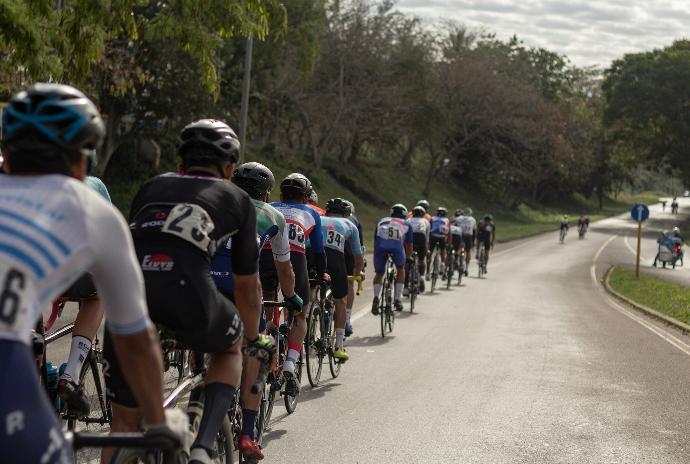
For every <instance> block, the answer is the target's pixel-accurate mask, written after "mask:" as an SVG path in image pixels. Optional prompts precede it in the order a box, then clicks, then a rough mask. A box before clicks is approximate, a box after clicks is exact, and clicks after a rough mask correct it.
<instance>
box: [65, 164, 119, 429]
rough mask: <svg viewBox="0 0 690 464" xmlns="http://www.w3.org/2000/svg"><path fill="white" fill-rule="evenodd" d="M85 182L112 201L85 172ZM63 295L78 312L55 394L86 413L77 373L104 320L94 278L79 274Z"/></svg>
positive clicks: (102, 186)
mask: <svg viewBox="0 0 690 464" xmlns="http://www.w3.org/2000/svg"><path fill="white" fill-rule="evenodd" d="M84 183H85V184H86V185H87V186H88V187H90V188H91V189H92V190H94V191H95V192H97V193H98V194H99V195H100V196H101V197H103V199H104V200H106V201H107V202H108V203H112V202H111V200H110V195H109V194H108V189H107V188H106V186H105V184H104V183H103V182H102V181H101V180H100V179H99V178H98V177H93V176H87V177H86V179H84ZM62 296H63V297H65V298H67V299H70V300H79V312H78V313H77V317H76V319H75V320H74V328H73V329H72V344H71V346H70V351H69V355H68V357H67V364H66V366H65V370H64V372H63V373H62V375H60V380H59V381H58V394H59V395H60V398H61V399H62V400H63V401H64V402H65V403H66V404H67V405H68V407H69V409H70V411H77V412H79V413H80V415H82V416H86V415H88V413H89V403H88V402H87V401H86V399H85V398H84V396H83V391H82V390H81V389H80V388H79V376H80V374H81V370H82V367H84V361H86V357H87V356H88V354H89V351H90V350H91V343H92V341H93V339H94V337H95V336H96V332H98V328H99V327H100V325H101V322H102V320H103V310H102V309H101V307H100V304H99V302H98V297H97V296H96V287H95V286H94V283H93V278H92V277H91V276H90V275H88V274H85V275H83V276H81V277H80V278H79V279H78V280H77V281H76V282H75V283H74V284H73V285H72V286H71V287H70V288H69V289H67V291H66V292H65V293H64V294H63V295H62Z"/></svg>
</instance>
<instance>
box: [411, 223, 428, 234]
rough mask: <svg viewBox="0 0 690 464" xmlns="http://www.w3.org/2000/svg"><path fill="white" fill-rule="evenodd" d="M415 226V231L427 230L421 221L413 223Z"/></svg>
mask: <svg viewBox="0 0 690 464" xmlns="http://www.w3.org/2000/svg"><path fill="white" fill-rule="evenodd" d="M413 226H414V231H415V232H420V233H423V232H424V231H425V230H426V227H425V226H424V224H423V223H421V222H415V223H414V224H413Z"/></svg>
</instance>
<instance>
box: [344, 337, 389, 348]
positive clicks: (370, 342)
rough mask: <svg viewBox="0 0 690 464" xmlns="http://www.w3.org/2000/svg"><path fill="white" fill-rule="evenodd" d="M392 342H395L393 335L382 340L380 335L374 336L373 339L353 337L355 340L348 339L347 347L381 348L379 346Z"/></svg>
mask: <svg viewBox="0 0 690 464" xmlns="http://www.w3.org/2000/svg"><path fill="white" fill-rule="evenodd" d="M393 340H395V335H386V338H382V337H381V336H380V335H379V336H374V337H355V338H348V340H347V346H359V347H366V346H381V345H385V344H387V343H389V342H391V341H393Z"/></svg>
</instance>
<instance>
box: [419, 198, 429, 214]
mask: <svg viewBox="0 0 690 464" xmlns="http://www.w3.org/2000/svg"><path fill="white" fill-rule="evenodd" d="M417 206H421V207H422V208H424V211H425V212H428V211H429V208H431V205H430V204H429V202H428V201H426V200H419V201H418V202H417Z"/></svg>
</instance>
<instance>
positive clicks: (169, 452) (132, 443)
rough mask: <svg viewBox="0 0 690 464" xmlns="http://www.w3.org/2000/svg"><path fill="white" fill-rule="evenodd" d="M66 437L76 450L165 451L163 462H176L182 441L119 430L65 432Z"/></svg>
mask: <svg viewBox="0 0 690 464" xmlns="http://www.w3.org/2000/svg"><path fill="white" fill-rule="evenodd" d="M65 439H66V440H67V442H68V443H71V444H72V448H74V449H75V450H78V449H81V448H105V447H113V448H142V449H155V450H160V451H162V452H163V455H164V459H163V462H175V452H176V451H177V450H178V449H179V448H180V442H179V441H178V440H175V439H174V438H173V437H167V436H162V435H155V436H146V435H144V434H143V433H125V432H117V433H110V434H109V435H103V434H102V433H96V432H65Z"/></svg>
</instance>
